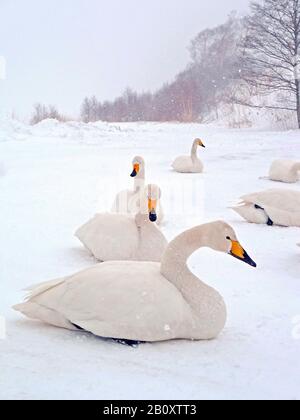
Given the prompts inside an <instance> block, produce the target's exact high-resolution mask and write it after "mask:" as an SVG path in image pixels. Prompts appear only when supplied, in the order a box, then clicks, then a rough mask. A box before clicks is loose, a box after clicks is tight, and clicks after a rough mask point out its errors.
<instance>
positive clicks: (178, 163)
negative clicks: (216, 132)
mask: <svg viewBox="0 0 300 420" xmlns="http://www.w3.org/2000/svg"><path fill="white" fill-rule="evenodd" d="M198 146H201V147H205V146H204V144H203V142H202V140H200V139H196V140H195V141H194V143H193V147H192V151H191V155H190V156H179V157H178V158H176V159H175V161H174V162H173V164H172V168H173V169H174V170H175V171H176V172H180V173H202V172H203V169H204V167H203V163H202V162H201V160H200V159H199V158H198V156H197V149H198Z"/></svg>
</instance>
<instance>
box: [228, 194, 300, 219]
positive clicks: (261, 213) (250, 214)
mask: <svg viewBox="0 0 300 420" xmlns="http://www.w3.org/2000/svg"><path fill="white" fill-rule="evenodd" d="M241 200H242V203H241V204H240V205H239V206H235V207H232V209H233V210H234V211H235V212H237V213H238V214H239V215H240V216H242V217H243V218H244V219H246V220H247V221H249V222H251V223H258V224H268V225H269V226H272V225H278V226H286V227H287V226H299V227H300V192H299V191H293V190H283V189H271V190H266V191H262V192H257V193H253V194H248V195H245V196H244V197H242V198H241Z"/></svg>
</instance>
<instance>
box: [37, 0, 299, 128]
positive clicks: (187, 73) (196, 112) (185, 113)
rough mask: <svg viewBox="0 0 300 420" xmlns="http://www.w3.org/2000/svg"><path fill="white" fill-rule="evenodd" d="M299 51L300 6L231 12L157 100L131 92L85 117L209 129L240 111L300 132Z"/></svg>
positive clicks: (194, 47) (97, 104)
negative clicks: (262, 114) (270, 115)
mask: <svg viewBox="0 0 300 420" xmlns="http://www.w3.org/2000/svg"><path fill="white" fill-rule="evenodd" d="M299 51H300V1H299V0H265V1H264V2H263V3H256V2H254V3H252V5H251V13H250V14H249V16H246V17H243V18H240V17H238V16H237V14H235V13H232V14H231V15H230V16H229V18H228V20H227V21H226V22H225V23H224V24H222V25H220V26H217V27H215V28H213V29H205V30H203V31H201V32H200V33H199V34H198V35H197V36H196V37H195V38H194V39H193V40H192V41H191V43H190V45H189V52H190V62H189V64H188V65H187V67H186V69H185V70H183V71H182V72H181V73H180V74H178V75H177V76H176V77H175V80H174V81H172V82H171V83H166V84H164V86H162V87H161V89H159V90H158V91H157V92H154V93H151V92H143V93H138V92H135V91H134V90H132V89H130V88H128V89H126V91H125V92H124V93H123V95H121V96H120V97H118V98H116V99H115V100H114V101H110V102H109V101H105V102H102V101H101V100H100V99H98V98H96V97H95V96H93V97H91V98H88V97H86V98H85V99H84V101H83V104H82V107H81V118H82V120H83V121H85V122H91V121H98V120H103V121H110V122H115V121H119V122H125V121H126V122H127V121H180V122H195V121H199V122H206V121H209V120H214V119H218V118H219V116H220V115H222V114H223V113H224V112H226V111H225V110H226V109H227V110H228V112H230V113H231V112H233V110H234V109H236V108H235V107H236V106H237V105H239V106H240V108H241V109H243V108H244V109H245V108H249V107H250V108H254V109H255V108H258V109H259V108H266V109H270V110H274V111H275V112H277V111H281V115H283V116H284V117H286V116H287V115H288V116H289V117H290V116H292V115H294V116H295V117H296V118H295V119H296V120H297V123H298V127H300V53H299ZM52 111H53V110H52ZM54 112H55V110H54ZM279 115H280V114H279ZM37 119H39V118H37Z"/></svg>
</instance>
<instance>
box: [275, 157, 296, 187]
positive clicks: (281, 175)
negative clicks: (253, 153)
mask: <svg viewBox="0 0 300 420" xmlns="http://www.w3.org/2000/svg"><path fill="white" fill-rule="evenodd" d="M299 174H300V161H298V162H297V161H295V160H275V161H274V162H273V163H272V165H271V168H270V172H269V179H270V180H272V181H280V182H286V183H290V184H292V183H295V182H298V181H299Z"/></svg>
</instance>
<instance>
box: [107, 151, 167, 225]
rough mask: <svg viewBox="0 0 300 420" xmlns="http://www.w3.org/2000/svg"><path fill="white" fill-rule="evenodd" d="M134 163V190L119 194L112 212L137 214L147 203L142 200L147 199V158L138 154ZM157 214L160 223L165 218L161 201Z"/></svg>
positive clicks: (132, 174)
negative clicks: (145, 193) (145, 189)
mask: <svg viewBox="0 0 300 420" xmlns="http://www.w3.org/2000/svg"><path fill="white" fill-rule="evenodd" d="M132 165H133V170H132V173H131V175H130V176H131V177H132V178H134V187H133V190H124V191H121V192H119V193H118V194H117V196H116V198H115V201H114V203H113V206H112V209H111V212H112V213H118V214H132V215H136V214H137V213H138V212H139V210H140V208H141V207H143V206H144V205H145V204H144V203H142V201H143V200H145V195H144V188H145V171H146V165H145V160H144V159H143V158H142V157H141V156H136V157H135V158H134V159H133V161H132ZM156 215H157V220H156V223H157V224H158V225H159V224H161V223H162V221H163V219H164V213H163V209H162V205H161V202H160V201H159V204H158V207H157V211H156Z"/></svg>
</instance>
